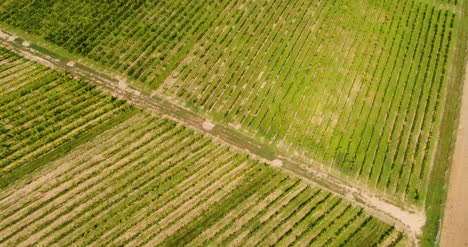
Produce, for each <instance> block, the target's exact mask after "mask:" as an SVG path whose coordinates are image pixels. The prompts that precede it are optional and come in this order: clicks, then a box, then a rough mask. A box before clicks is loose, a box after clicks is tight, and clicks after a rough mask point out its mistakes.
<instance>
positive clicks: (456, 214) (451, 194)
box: [440, 67, 468, 247]
mask: <svg viewBox="0 0 468 247" xmlns="http://www.w3.org/2000/svg"><path fill="white" fill-rule="evenodd" d="M448 189H449V190H448V198H447V205H446V208H445V216H444V225H443V227H442V239H441V242H440V246H442V247H445V246H447V247H451V246H468V196H467V191H468V67H466V70H465V85H464V89H463V103H462V108H461V115H460V122H459V129H458V135H457V141H456V143H455V153H454V156H453V163H452V171H451V174H450V181H449V188H448Z"/></svg>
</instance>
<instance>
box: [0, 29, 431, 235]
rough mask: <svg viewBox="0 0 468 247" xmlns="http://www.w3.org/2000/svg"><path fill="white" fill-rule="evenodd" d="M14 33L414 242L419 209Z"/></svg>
mask: <svg viewBox="0 0 468 247" xmlns="http://www.w3.org/2000/svg"><path fill="white" fill-rule="evenodd" d="M15 37H16V35H14V34H10V33H6V32H2V31H1V30H0V46H3V47H5V48H7V49H10V50H13V51H15V52H17V53H19V54H21V55H23V56H24V57H26V58H28V59H31V60H34V61H37V62H39V63H41V64H43V65H45V66H48V67H51V68H54V69H57V70H62V71H63V70H65V71H68V72H70V73H72V74H73V75H74V76H77V77H80V78H83V79H85V80H86V81H89V82H90V83H92V84H94V85H96V86H97V87H98V88H99V89H100V90H102V91H105V92H108V93H110V94H112V95H114V96H115V97H118V98H120V99H124V100H127V101H128V102H129V103H130V104H132V105H134V106H136V107H138V108H141V109H145V110H147V111H149V112H153V113H157V114H158V115H162V116H165V117H168V118H170V119H173V120H175V121H177V122H181V123H183V124H185V125H186V126H187V127H190V128H193V129H196V130H198V131H202V132H205V133H207V134H208V135H210V136H212V137H214V138H215V139H216V140H219V141H221V142H224V143H228V144H230V145H231V146H232V147H234V148H237V149H240V150H243V151H244V152H247V153H249V154H250V155H251V156H252V157H254V158H256V159H258V160H261V161H264V162H265V163H267V164H269V165H271V166H272V167H274V168H276V169H279V170H281V171H283V172H287V173H289V174H291V175H293V176H296V177H299V178H302V179H303V180H304V181H306V182H308V183H312V184H315V185H318V186H320V187H322V188H323V189H325V190H327V191H330V192H332V193H334V194H338V195H340V196H343V197H346V198H347V199H348V200H350V201H352V202H354V203H355V204H356V205H359V206H361V207H363V208H365V209H367V211H368V212H369V213H370V214H372V215H374V216H376V217H378V218H380V219H382V220H384V221H386V222H388V223H389V224H392V225H395V227H396V228H397V229H398V230H401V231H404V232H406V233H407V234H408V236H409V237H410V238H411V239H413V241H414V242H415V243H416V237H417V236H418V235H420V234H421V228H422V226H423V225H424V223H425V214H424V211H422V210H420V209H415V208H411V209H410V208H401V207H399V206H396V205H395V204H393V203H391V202H389V200H388V199H385V198H383V197H381V196H379V195H377V194H375V193H373V192H371V191H369V190H367V189H366V188H365V187H364V186H361V185H357V184H354V183H351V182H349V181H347V180H345V178H341V177H339V176H337V175H335V174H331V173H329V172H328V171H327V169H322V168H320V167H324V168H325V167H327V166H325V165H322V164H319V163H317V162H313V161H312V162H311V161H306V160H299V159H298V158H296V157H290V156H289V155H287V154H284V153H281V152H279V151H278V150H273V149H272V148H270V147H268V146H266V145H263V144H261V143H258V142H257V141H256V140H254V139H252V138H249V137H247V136H245V135H243V134H241V133H239V132H238V131H236V130H235V129H232V128H229V127H226V126H224V125H220V124H215V123H212V122H210V121H209V120H208V119H206V118H204V117H202V116H200V115H199V114H197V113H194V112H192V111H190V110H188V109H185V108H183V107H181V106H179V105H176V104H173V103H171V102H170V101H168V100H167V99H164V98H163V97H161V96H158V95H149V94H145V93H144V92H142V91H139V90H136V89H133V88H131V87H129V86H128V85H127V83H126V82H125V81H124V80H122V79H120V80H118V79H116V78H115V77H114V76H112V75H109V74H106V73H104V72H102V71H97V70H95V69H91V68H90V67H88V66H86V65H83V64H81V63H79V62H76V61H70V60H69V59H68V58H64V57H61V56H59V55H57V54H55V53H54V52H52V51H49V50H47V49H45V48H44V47H39V46H37V45H35V44H34V43H33V42H28V45H27V46H25V45H24V41H22V40H19V39H17V38H15Z"/></svg>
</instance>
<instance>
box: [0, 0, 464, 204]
mask: <svg viewBox="0 0 468 247" xmlns="http://www.w3.org/2000/svg"><path fill="white" fill-rule="evenodd" d="M457 4H458V2H456V1H455V2H453V1H452V2H447V1H440V0H427V1H419V0H404V1H398V2H397V3H395V2H394V1H389V0H386V1H367V0H351V1H344V0H340V1H324V0H301V1H290V0H278V1H252V0H240V1H222V0H210V1H187V0H178V1H157V2H150V1H146V2H143V1H139V0H133V1H117V2H116V3H114V4H110V3H100V4H99V5H96V4H94V3H90V2H83V1H76V0H71V1H69V2H67V3H66V4H65V3H61V2H54V1H40V2H37V1H24V0H11V1H7V2H5V3H4V4H2V5H1V6H2V8H0V11H1V13H2V14H1V15H0V16H1V17H0V21H1V22H3V23H6V24H9V25H12V26H14V27H18V28H21V29H23V30H25V31H28V32H30V33H33V34H37V35H41V36H42V37H43V38H45V39H46V40H49V41H51V42H54V43H55V44H58V45H61V46H63V47H64V48H66V49H68V50H69V51H71V52H75V53H78V54H81V55H85V56H87V57H88V58H91V59H93V60H95V61H96V62H98V63H99V64H100V65H102V66H103V67H105V68H106V69H109V70H111V71H117V72H119V73H121V74H123V75H125V76H127V77H129V78H131V79H133V80H134V81H135V82H134V83H135V85H137V86H140V87H141V88H143V89H145V90H146V89H154V88H157V90H156V92H157V93H159V94H161V95H164V96H167V97H170V98H171V99H172V100H176V101H178V102H180V103H182V104H187V105H188V106H189V107H194V108H197V109H201V110H203V111H204V112H206V113H209V114H210V116H211V117H213V118H214V119H215V120H217V121H222V122H225V123H228V124H231V125H232V126H235V127H236V128H238V127H242V130H243V131H245V132H246V133H248V134H249V135H252V136H255V137H257V138H258V139H259V140H261V141H265V142H267V143H270V144H272V145H274V146H276V147H278V148H281V149H282V150H285V151H287V152H289V153H294V154H296V155H299V156H303V157H305V158H311V159H313V160H315V161H318V162H322V163H324V164H328V165H329V166H332V167H335V168H337V169H338V170H341V171H342V172H343V173H344V174H346V175H349V176H353V177H356V179H357V180H360V181H362V182H365V183H367V184H369V185H370V186H371V187H374V188H377V189H378V190H379V191H383V192H386V193H388V194H389V195H391V196H392V197H394V198H396V199H401V200H409V201H410V202H413V203H422V202H423V201H424V199H425V194H426V188H427V184H428V182H429V181H428V178H429V172H430V170H431V163H432V160H431V158H432V154H433V151H434V146H435V144H436V141H437V138H436V136H437V132H438V126H440V124H441V123H440V119H439V115H440V110H441V107H440V106H441V104H442V103H443V100H444V99H443V97H444V95H445V87H446V86H445V73H446V63H447V57H448V53H449V50H450V44H451V35H452V28H453V25H454V20H455V10H456V7H457ZM33 9H37V10H36V11H33ZM77 9H78V10H80V11H76V10H77ZM30 13H33V14H32V15H31V14H30ZM77 20H79V21H77ZM76 23H80V25H77V24H76ZM31 73H35V72H33V71H31Z"/></svg>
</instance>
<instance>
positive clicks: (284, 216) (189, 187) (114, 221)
mask: <svg viewBox="0 0 468 247" xmlns="http://www.w3.org/2000/svg"><path fill="white" fill-rule="evenodd" d="M0 71H1V72H0V75H1V79H0V87H1V92H0V94H1V99H0V100H1V104H0V106H1V107H0V109H1V110H0V114H2V118H1V120H0V121H1V122H0V123H1V125H0V126H1V128H2V129H1V133H0V138H1V139H2V145H3V146H2V153H1V154H2V158H1V159H0V161H1V162H2V163H1V164H2V166H1V169H2V170H1V172H2V173H1V174H0V179H1V181H2V183H1V186H0V222H1V224H0V246H51V245H55V246H90V245H93V246H109V245H112V246H123V245H127V246H143V245H145V246H271V245H276V246H307V245H314V246H324V245H327V246H345V245H346V246H406V244H407V243H408V242H407V236H406V235H404V234H403V233H402V232H401V231H399V230H397V229H396V228H395V227H393V226H391V225H389V224H387V223H384V222H383V221H381V220H379V219H377V218H375V217H373V216H371V215H370V214H369V213H368V212H367V210H365V209H363V208H361V207H360V206H359V205H355V204H354V203H351V202H350V201H348V200H347V199H344V198H342V197H340V196H339V195H336V194H333V193H330V192H328V191H327V190H325V189H323V188H321V187H319V186H317V185H314V184H310V183H306V182H304V181H302V180H300V179H298V178H293V177H291V176H290V175H287V174H286V173H282V172H279V171H277V170H275V169H273V168H271V167H269V166H267V165H265V164H263V163H261V162H259V161H257V160H254V159H252V158H251V157H250V156H249V155H246V154H245V153H242V152H240V151H236V150H235V149H233V148H231V147H230V146H229V145H226V144H223V143H220V142H218V141H215V140H213V139H212V138H211V137H209V136H207V135H205V134H204V133H201V132H199V131H196V130H192V129H190V128H187V127H185V126H184V125H181V124H179V123H177V122H175V121H173V120H169V119H166V118H162V117H159V116H156V115H154V114H149V113H146V112H144V111H143V110H139V109H136V108H134V107H131V106H130V105H128V104H127V103H125V102H123V101H121V100H118V99H115V98H113V97H111V96H108V95H106V94H104V93H101V92H99V91H98V90H96V88H94V87H93V86H90V85H89V84H88V83H86V82H83V81H79V80H76V79H73V78H72V77H71V75H70V74H67V73H62V72H56V71H54V70H52V69H49V68H46V67H44V66H42V65H39V64H37V63H35V62H31V61H29V60H27V59H25V58H22V57H20V56H18V55H16V54H14V53H12V52H10V51H7V50H5V49H0ZM109 122H112V124H109ZM5 140H7V141H6V142H5ZM57 150H58V151H59V152H56V151H57ZM51 154H52V155H51ZM24 168H26V170H25V169H24Z"/></svg>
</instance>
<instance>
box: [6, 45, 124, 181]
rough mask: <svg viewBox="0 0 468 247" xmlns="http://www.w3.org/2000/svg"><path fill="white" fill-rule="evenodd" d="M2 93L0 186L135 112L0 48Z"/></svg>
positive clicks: (88, 86)
mask: <svg viewBox="0 0 468 247" xmlns="http://www.w3.org/2000/svg"><path fill="white" fill-rule="evenodd" d="M0 90H1V91H0V97H1V98H0V123H1V124H0V143H1V144H0V145H1V146H0V148H1V149H0V176H1V182H0V185H1V186H2V187H3V186H5V185H6V184H8V183H9V182H10V181H13V180H15V179H17V178H19V177H21V176H22V175H24V174H26V173H28V172H29V171H31V170H33V169H35V168H37V167H38V166H40V165H41V164H42V163H44V161H42V160H41V161H37V162H36V163H33V164H31V162H32V161H33V160H36V159H37V158H39V157H43V156H44V155H45V154H47V153H49V152H50V150H54V149H55V148H57V147H60V146H63V145H64V144H69V145H76V144H74V143H76V142H77V141H78V142H79V141H83V140H86V138H87V137H86V135H84V133H86V132H90V131H91V132H95V133H99V131H103V130H104V129H105V126H110V125H112V124H116V123H119V121H123V120H124V119H125V118H126V117H128V116H129V115H130V114H131V111H132V110H131V109H130V108H129V106H128V105H125V104H124V102H123V101H121V100H117V99H115V98H113V97H110V96H105V95H103V94H100V93H99V92H97V91H96V90H94V88H93V87H92V86H90V85H87V84H85V83H84V82H80V81H76V80H70V75H67V74H65V73H59V72H55V71H52V70H50V69H48V68H46V67H44V66H41V65H38V64H36V63H32V62H30V61H28V60H26V59H23V58H20V57H19V56H17V55H15V54H13V53H11V52H9V51H7V50H5V49H0ZM88 138H89V137H88ZM61 152H63V150H61ZM49 156H50V155H49ZM45 159H47V157H46V158H45Z"/></svg>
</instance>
